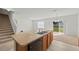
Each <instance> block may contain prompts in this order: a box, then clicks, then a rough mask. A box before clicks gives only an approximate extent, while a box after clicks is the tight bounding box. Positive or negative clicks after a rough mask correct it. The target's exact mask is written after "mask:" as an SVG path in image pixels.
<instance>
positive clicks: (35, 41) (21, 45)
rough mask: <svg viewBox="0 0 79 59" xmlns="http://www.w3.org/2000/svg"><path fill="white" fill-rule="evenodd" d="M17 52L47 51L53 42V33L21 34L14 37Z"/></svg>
mask: <svg viewBox="0 0 79 59" xmlns="http://www.w3.org/2000/svg"><path fill="white" fill-rule="evenodd" d="M12 37H13V38H14V40H15V42H16V51H46V50H47V49H48V47H49V46H50V44H51V42H52V40H53V34H52V31H47V32H46V33H43V34H37V33H34V32H29V33H25V32H19V33H16V34H14V35H12Z"/></svg>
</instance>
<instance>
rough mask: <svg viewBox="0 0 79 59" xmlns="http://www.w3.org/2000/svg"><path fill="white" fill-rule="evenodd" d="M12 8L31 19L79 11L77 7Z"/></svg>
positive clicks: (16, 12)
mask: <svg viewBox="0 0 79 59" xmlns="http://www.w3.org/2000/svg"><path fill="white" fill-rule="evenodd" d="M13 10H14V11H15V14H17V15H21V16H25V17H28V18H31V19H35V18H48V17H54V16H64V15H71V14H77V13H79V8H13ZM55 10H56V12H55Z"/></svg>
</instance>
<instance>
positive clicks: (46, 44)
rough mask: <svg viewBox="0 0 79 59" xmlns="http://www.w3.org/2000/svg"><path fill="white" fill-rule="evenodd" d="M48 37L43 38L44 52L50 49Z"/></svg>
mask: <svg viewBox="0 0 79 59" xmlns="http://www.w3.org/2000/svg"><path fill="white" fill-rule="evenodd" d="M47 37H48V36H47V35H45V36H43V51H46V50H47V48H48V38H47Z"/></svg>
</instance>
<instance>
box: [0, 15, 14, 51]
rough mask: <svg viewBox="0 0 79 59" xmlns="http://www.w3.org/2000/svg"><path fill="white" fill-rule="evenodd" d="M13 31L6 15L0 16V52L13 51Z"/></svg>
mask: <svg viewBox="0 0 79 59" xmlns="http://www.w3.org/2000/svg"><path fill="white" fill-rule="evenodd" d="M13 34H14V32H13V29H12V26H11V24H10V20H9V18H8V16H7V15H0V51H2V50H4V51H10V50H13V49H14V40H13V38H12V37H11V35H13Z"/></svg>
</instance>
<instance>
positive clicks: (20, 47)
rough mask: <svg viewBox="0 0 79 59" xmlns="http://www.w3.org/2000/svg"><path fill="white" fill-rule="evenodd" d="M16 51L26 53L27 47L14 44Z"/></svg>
mask: <svg viewBox="0 0 79 59" xmlns="http://www.w3.org/2000/svg"><path fill="white" fill-rule="evenodd" d="M16 51H28V46H21V45H19V44H18V43H16Z"/></svg>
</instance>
